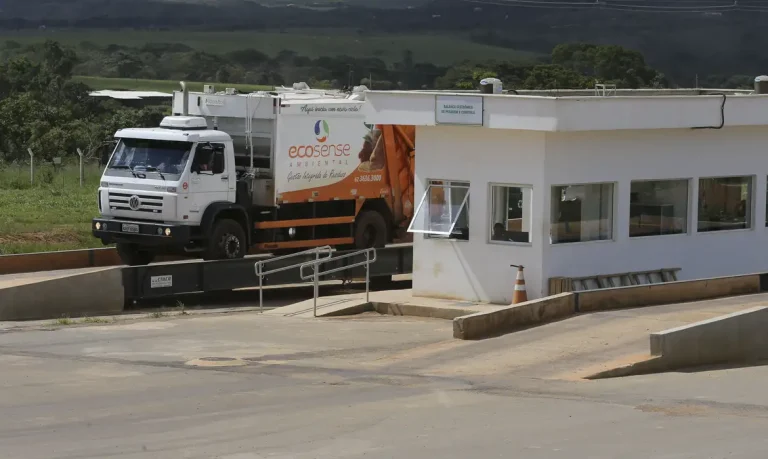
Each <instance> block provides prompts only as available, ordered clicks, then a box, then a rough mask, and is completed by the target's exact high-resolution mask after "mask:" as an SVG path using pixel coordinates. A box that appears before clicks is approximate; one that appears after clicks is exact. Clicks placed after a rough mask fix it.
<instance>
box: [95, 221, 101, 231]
mask: <svg viewBox="0 0 768 459" xmlns="http://www.w3.org/2000/svg"><path fill="white" fill-rule="evenodd" d="M100 229H101V223H99V222H96V231H98V230H100Z"/></svg>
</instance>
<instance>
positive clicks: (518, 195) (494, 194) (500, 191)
mask: <svg viewBox="0 0 768 459" xmlns="http://www.w3.org/2000/svg"><path fill="white" fill-rule="evenodd" d="M531 190H532V189H531V187H530V186H526V187H521V186H507V185H491V241H493V242H525V243H527V242H531Z"/></svg>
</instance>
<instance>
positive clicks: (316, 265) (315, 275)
mask: <svg viewBox="0 0 768 459" xmlns="http://www.w3.org/2000/svg"><path fill="white" fill-rule="evenodd" d="M361 254H365V261H360V262H358V263H353V264H351V265H344V266H341V267H339V268H333V269H329V270H327V271H320V265H322V264H324V263H328V262H331V261H337V260H342V259H344V258H350V257H354V256H357V255H361ZM371 254H373V257H371ZM375 261H376V249H365V250H358V251H357V252H353V253H346V254H344V255H339V256H338V257H333V258H324V259H318V260H313V261H307V262H304V263H302V264H301V266H300V267H299V275H301V279H302V280H309V279H313V280H314V287H315V289H314V291H315V294H314V302H313V305H312V314H313V315H314V316H315V317H317V297H318V291H319V290H320V276H325V275H327V274H332V273H337V272H339V271H346V270H347V269H351V268H357V267H358V266H365V301H366V303H367V302H368V301H369V292H370V282H371V263H373V262H375ZM310 266H311V267H312V273H311V274H309V275H305V274H304V269H305V268H308V267H310Z"/></svg>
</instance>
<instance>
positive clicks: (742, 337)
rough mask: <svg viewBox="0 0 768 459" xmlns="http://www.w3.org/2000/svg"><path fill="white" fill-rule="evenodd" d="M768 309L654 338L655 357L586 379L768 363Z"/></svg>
mask: <svg viewBox="0 0 768 459" xmlns="http://www.w3.org/2000/svg"><path fill="white" fill-rule="evenodd" d="M766 330H768V307H765V306H758V307H755V308H751V309H746V310H744V311H739V312H734V313H732V314H726V315H723V316H719V317H715V318H713V319H709V320H704V321H701V322H696V323H693V324H690V325H684V326H682V327H677V328H671V329H669V330H664V331H661V332H658V333H651V334H650V347H651V356H650V357H649V358H648V359H646V360H642V361H639V362H635V363H633V364H631V365H626V366H621V367H617V368H612V369H610V370H606V371H601V372H599V373H595V374H593V375H590V376H587V377H586V379H603V378H618V377H623V376H635V375H642V374H648V373H662V372H666V371H674V370H679V369H684V368H693V367H699V366H704V365H718V364H751V363H756V362H760V361H763V360H767V359H768V331H766Z"/></svg>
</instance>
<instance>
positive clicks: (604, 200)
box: [550, 183, 614, 244]
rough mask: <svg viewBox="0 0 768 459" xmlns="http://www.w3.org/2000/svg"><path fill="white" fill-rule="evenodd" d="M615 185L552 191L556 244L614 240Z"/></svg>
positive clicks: (574, 187) (553, 227)
mask: <svg viewBox="0 0 768 459" xmlns="http://www.w3.org/2000/svg"><path fill="white" fill-rule="evenodd" d="M613 188H614V185H613V183H589V184H583V185H562V186H553V187H552V216H551V221H552V223H551V226H550V238H551V241H552V243H553V244H563V243H568V242H586V241H603V240H608V239H612V238H613Z"/></svg>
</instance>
